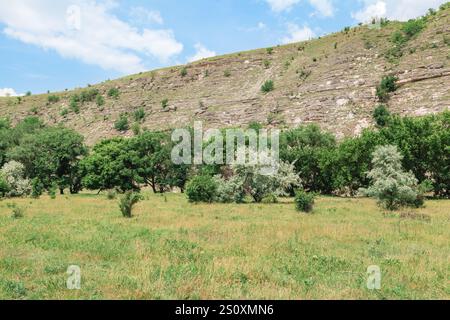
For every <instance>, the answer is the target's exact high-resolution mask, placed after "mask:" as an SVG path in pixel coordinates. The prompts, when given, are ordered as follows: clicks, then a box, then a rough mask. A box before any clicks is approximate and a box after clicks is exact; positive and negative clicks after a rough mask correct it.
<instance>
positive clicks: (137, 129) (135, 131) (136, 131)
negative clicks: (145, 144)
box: [131, 122, 141, 136]
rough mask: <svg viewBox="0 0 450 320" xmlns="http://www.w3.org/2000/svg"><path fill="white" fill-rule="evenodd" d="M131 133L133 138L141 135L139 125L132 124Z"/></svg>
mask: <svg viewBox="0 0 450 320" xmlns="http://www.w3.org/2000/svg"><path fill="white" fill-rule="evenodd" d="M131 131H133V134H134V135H135V136H138V135H139V134H140V133H141V126H140V125H139V123H137V122H135V123H133V124H132V126H131Z"/></svg>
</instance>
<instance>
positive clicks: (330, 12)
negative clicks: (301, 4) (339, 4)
mask: <svg viewBox="0 0 450 320" xmlns="http://www.w3.org/2000/svg"><path fill="white" fill-rule="evenodd" d="M309 3H310V4H311V5H312V6H313V7H314V8H316V10H317V11H318V12H319V13H320V14H321V15H323V16H325V17H332V16H334V7H333V4H332V3H331V1H330V0H309Z"/></svg>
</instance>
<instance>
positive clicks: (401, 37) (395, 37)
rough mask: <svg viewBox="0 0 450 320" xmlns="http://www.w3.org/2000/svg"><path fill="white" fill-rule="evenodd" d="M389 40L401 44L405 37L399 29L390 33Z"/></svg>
mask: <svg viewBox="0 0 450 320" xmlns="http://www.w3.org/2000/svg"><path fill="white" fill-rule="evenodd" d="M391 41H392V42H393V43H395V44H396V45H403V44H404V43H405V42H406V41H407V39H406V38H405V36H404V35H403V33H401V32H400V31H396V32H394V33H393V34H392V37H391Z"/></svg>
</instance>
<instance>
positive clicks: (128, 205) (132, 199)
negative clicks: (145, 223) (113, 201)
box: [119, 191, 142, 218]
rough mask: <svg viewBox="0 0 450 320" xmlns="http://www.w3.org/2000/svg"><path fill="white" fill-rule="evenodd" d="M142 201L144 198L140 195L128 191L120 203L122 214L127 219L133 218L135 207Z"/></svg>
mask: <svg viewBox="0 0 450 320" xmlns="http://www.w3.org/2000/svg"><path fill="white" fill-rule="evenodd" d="M141 200H142V196H141V195H140V194H139V193H136V192H133V191H127V192H125V194H124V195H123V196H122V198H121V199H120V202H119V208H120V212H122V215H123V216H124V217H125V218H131V217H132V216H133V207H134V205H136V204H137V203H138V202H139V201H141Z"/></svg>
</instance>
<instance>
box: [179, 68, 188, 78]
mask: <svg viewBox="0 0 450 320" xmlns="http://www.w3.org/2000/svg"><path fill="white" fill-rule="evenodd" d="M187 74H188V71H187V68H186V67H183V68H182V69H181V71H180V76H182V77H186V76H187Z"/></svg>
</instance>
